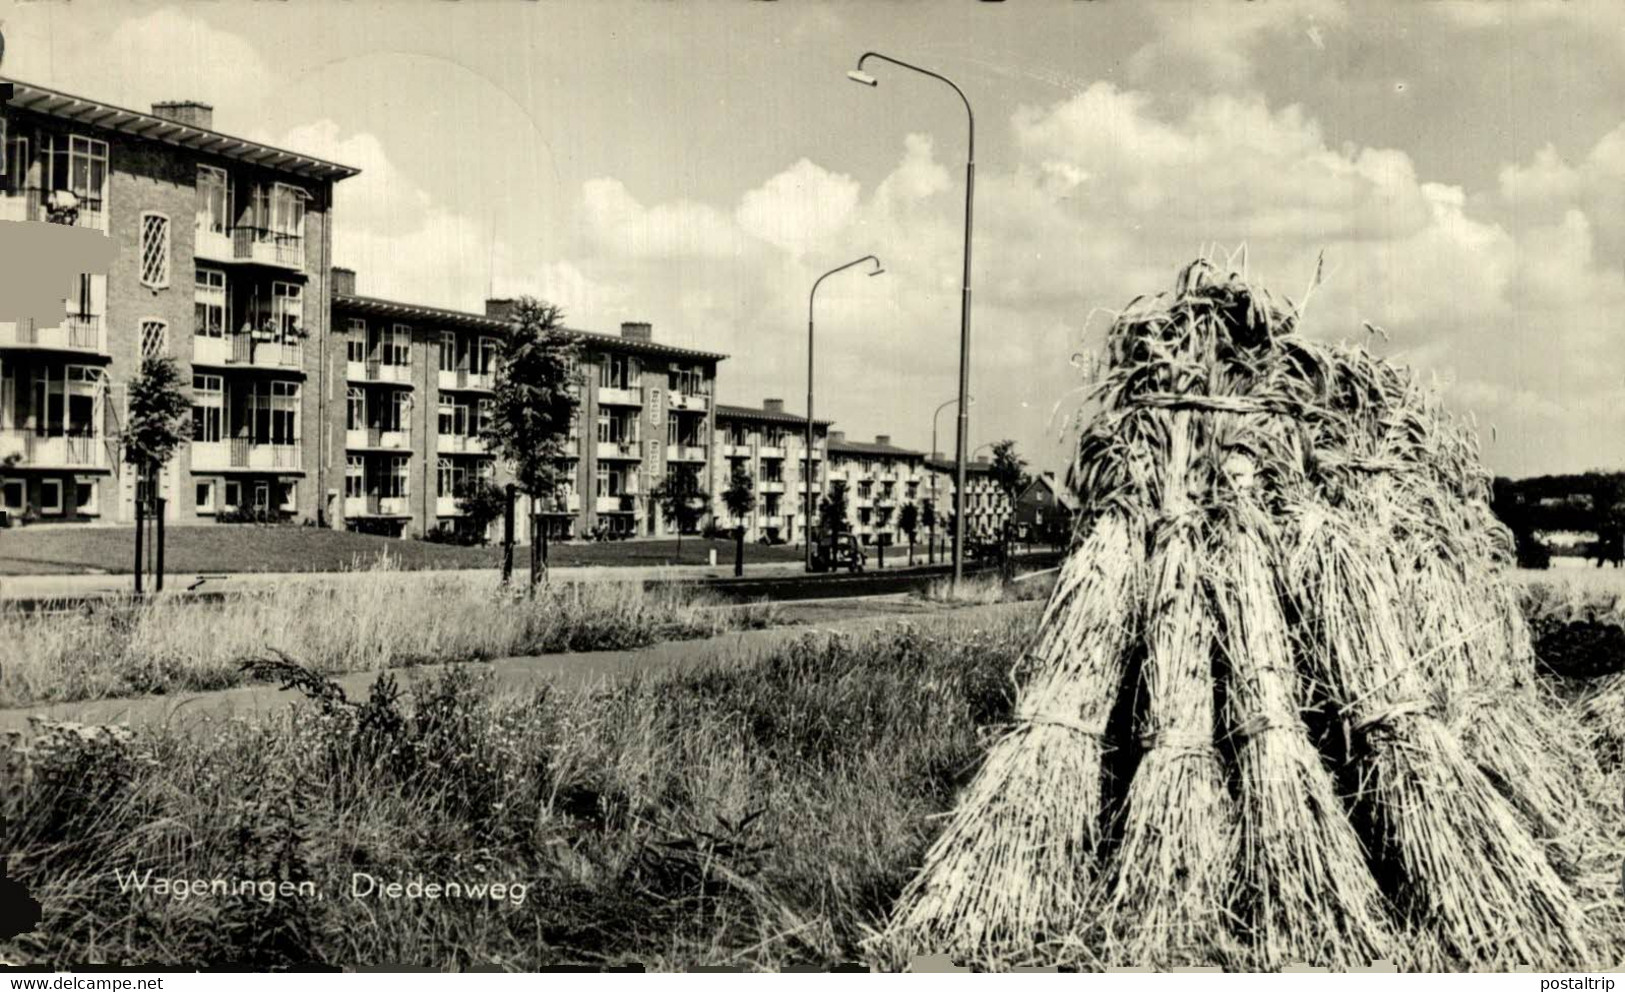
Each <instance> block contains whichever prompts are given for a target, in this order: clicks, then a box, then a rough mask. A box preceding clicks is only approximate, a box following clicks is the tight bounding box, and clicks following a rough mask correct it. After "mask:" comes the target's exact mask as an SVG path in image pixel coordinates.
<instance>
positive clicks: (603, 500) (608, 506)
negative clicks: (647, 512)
mask: <svg viewBox="0 0 1625 992" xmlns="http://www.w3.org/2000/svg"><path fill="white" fill-rule="evenodd" d="M635 495H636V494H634V493H621V494H620V495H619V496H599V497H596V498H595V499H594V500H593V508H594V509H595V510H597V511H598V512H599V513H631V512H633V511H634V509H635V508H636V505H637V504H636V500H635V499H634V496H635Z"/></svg>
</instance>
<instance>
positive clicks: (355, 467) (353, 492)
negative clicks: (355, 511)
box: [344, 455, 367, 499]
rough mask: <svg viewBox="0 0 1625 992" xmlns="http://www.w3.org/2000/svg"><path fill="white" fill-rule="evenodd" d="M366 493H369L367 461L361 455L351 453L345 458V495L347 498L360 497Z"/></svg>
mask: <svg viewBox="0 0 1625 992" xmlns="http://www.w3.org/2000/svg"><path fill="white" fill-rule="evenodd" d="M365 495H367V467H366V462H365V461H363V460H362V458H361V457H360V456H359V455H350V456H348V457H346V458H345V459H344V496H345V498H346V499H360V498H361V497H362V496H365Z"/></svg>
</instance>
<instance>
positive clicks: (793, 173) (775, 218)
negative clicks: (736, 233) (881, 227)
mask: <svg viewBox="0 0 1625 992" xmlns="http://www.w3.org/2000/svg"><path fill="white" fill-rule="evenodd" d="M857 203H858V181H857V180H855V179H853V178H852V177H851V176H845V175H839V174H836V173H832V172H829V171H826V170H825V169H822V168H819V167H818V166H816V165H814V164H813V163H812V162H810V161H809V160H807V159H802V160H801V161H799V162H797V163H796V164H795V165H792V166H791V167H790V168H789V169H786V170H785V171H783V172H781V173H779V174H778V175H776V176H774V177H773V178H772V179H769V180H768V181H767V182H766V183H764V184H762V185H761V186H759V187H757V188H756V189H753V190H751V191H750V192H748V193H746V194H745V195H744V198H743V199H741V201H740V203H739V209H738V210H737V211H735V214H734V216H735V217H736V218H737V220H738V222H739V226H740V227H741V228H743V229H744V230H745V231H747V232H749V233H750V234H753V235H755V236H756V237H758V238H760V239H762V240H763V241H766V242H767V243H769V244H771V245H775V246H777V247H779V248H782V249H784V250H785V251H788V252H790V253H791V254H793V255H800V254H803V253H804V252H806V251H807V250H808V249H810V248H812V247H814V246H815V245H818V244H819V243H821V242H823V241H826V240H827V239H829V238H830V237H831V236H832V235H834V234H836V233H838V232H839V231H840V230H841V229H842V228H843V227H844V226H845V225H846V223H847V221H848V220H850V219H851V216H852V212H853V210H854V208H856V206H857Z"/></svg>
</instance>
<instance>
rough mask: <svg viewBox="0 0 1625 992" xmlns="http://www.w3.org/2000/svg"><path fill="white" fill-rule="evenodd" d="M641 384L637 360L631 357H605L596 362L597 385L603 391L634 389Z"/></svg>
mask: <svg viewBox="0 0 1625 992" xmlns="http://www.w3.org/2000/svg"><path fill="white" fill-rule="evenodd" d="M641 382H642V377H641V374H640V372H639V370H638V360H637V359H636V358H634V357H633V356H631V355H605V356H603V358H602V359H600V361H599V362H598V385H599V386H600V387H601V388H605V389H634V388H636V387H637V386H638V385H640V384H641Z"/></svg>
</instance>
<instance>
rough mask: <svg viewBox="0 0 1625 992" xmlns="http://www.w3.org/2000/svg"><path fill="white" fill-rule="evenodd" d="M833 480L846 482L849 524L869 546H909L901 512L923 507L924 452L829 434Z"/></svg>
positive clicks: (882, 440) (884, 438)
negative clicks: (903, 529)
mask: <svg viewBox="0 0 1625 992" xmlns="http://www.w3.org/2000/svg"><path fill="white" fill-rule="evenodd" d="M829 479H830V482H831V483H833V482H834V481H835V480H837V479H840V480H844V481H845V482H846V489H847V522H848V524H849V525H850V526H851V528H852V533H854V534H856V535H857V536H858V540H860V541H862V542H863V543H864V544H907V543H908V536H907V535H906V534H904V533H903V531H902V528H901V527H900V526H899V521H900V520H901V516H902V508H903V507H904V506H906V505H908V504H910V503H913V504H915V505H916V506H918V505H919V503H920V501H921V500H922V499H924V498H925V497H926V496H927V495H928V494H927V493H926V492H925V484H926V474H925V452H923V451H912V450H910V449H908V448H901V447H898V446H897V445H894V444H892V443H891V436H890V435H887V434H877V435H876V436H875V439H874V441H873V442H872V443H871V442H868V441H848V440H847V439H846V434H845V432H843V431H830V432H829Z"/></svg>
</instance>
